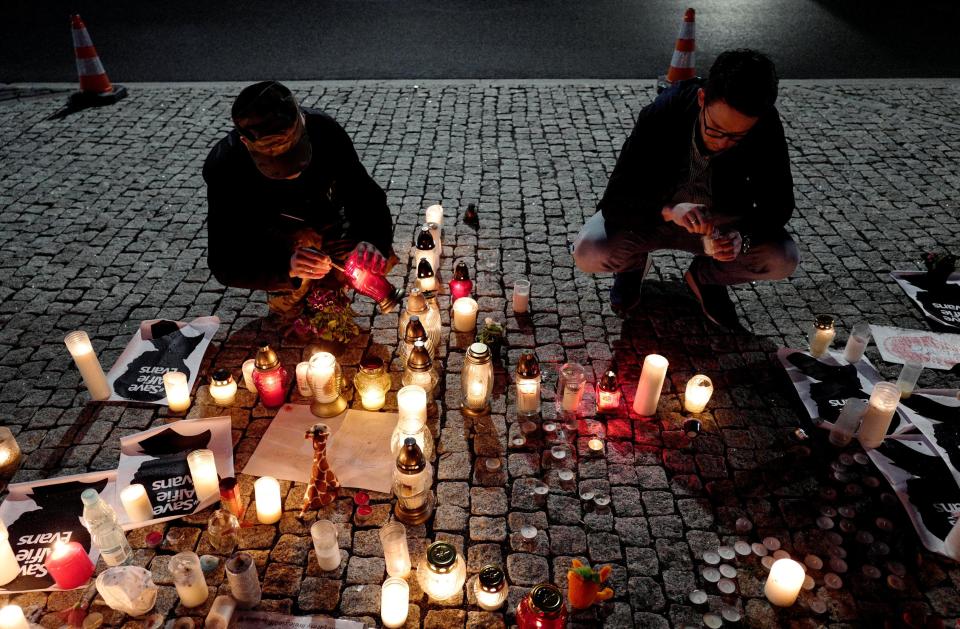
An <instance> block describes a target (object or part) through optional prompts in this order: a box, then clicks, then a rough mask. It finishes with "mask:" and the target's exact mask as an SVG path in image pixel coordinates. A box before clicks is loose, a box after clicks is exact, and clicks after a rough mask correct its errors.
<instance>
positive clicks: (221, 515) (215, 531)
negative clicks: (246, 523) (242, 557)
mask: <svg viewBox="0 0 960 629" xmlns="http://www.w3.org/2000/svg"><path fill="white" fill-rule="evenodd" d="M207 537H208V538H209V540H210V545H211V546H213V548H214V549H215V550H216V551H217V552H218V553H222V554H224V555H225V554H227V553H232V552H233V549H234V548H236V547H237V543H238V542H239V541H240V521H239V520H237V516H235V515H233V514H232V513H230V512H229V511H227V510H226V509H217V510H216V511H214V512H213V514H212V515H211V516H210V519H209V520H207Z"/></svg>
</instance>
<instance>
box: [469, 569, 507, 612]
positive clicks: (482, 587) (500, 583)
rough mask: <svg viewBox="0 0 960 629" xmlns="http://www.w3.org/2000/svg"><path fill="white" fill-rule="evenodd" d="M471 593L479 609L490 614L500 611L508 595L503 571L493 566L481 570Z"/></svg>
mask: <svg viewBox="0 0 960 629" xmlns="http://www.w3.org/2000/svg"><path fill="white" fill-rule="evenodd" d="M473 593H474V595H475V596H476V597H477V605H479V606H480V609H485V610H487V611H490V612H492V611H496V610H498V609H500V607H502V606H503V603H504V601H506V600H507V594H509V593H510V588H509V587H507V578H506V576H504V574H503V570H501V569H500V568H498V567H497V566H493V565H490V566H484V567H483V568H481V569H480V574H478V575H477V580H476V581H475V582H474V585H473Z"/></svg>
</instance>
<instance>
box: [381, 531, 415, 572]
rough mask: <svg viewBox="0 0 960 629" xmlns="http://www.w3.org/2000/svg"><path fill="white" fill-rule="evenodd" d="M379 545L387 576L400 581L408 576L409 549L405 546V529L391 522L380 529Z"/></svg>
mask: <svg viewBox="0 0 960 629" xmlns="http://www.w3.org/2000/svg"><path fill="white" fill-rule="evenodd" d="M380 545H381V546H382V547H383V560H384V562H385V563H386V565H387V574H389V575H390V576H391V577H400V578H401V579H402V578H404V577H406V576H407V575H408V574H410V549H409V547H408V546H407V527H405V526H404V525H403V524H401V523H399V522H397V521H396V520H391V521H390V522H387V523H386V524H384V525H383V526H382V527H380Z"/></svg>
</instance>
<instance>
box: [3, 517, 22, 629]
mask: <svg viewBox="0 0 960 629" xmlns="http://www.w3.org/2000/svg"><path fill="white" fill-rule="evenodd" d="M19 574H20V564H19V563H18V562H17V557H16V556H15V555H14V554H13V548H11V547H10V533H8V532H7V527H6V525H5V524H4V523H3V522H0V585H6V584H7V583H10V582H11V581H13V580H14V579H16V578H17V575H19ZM2 626H3V625H0V627H2Z"/></svg>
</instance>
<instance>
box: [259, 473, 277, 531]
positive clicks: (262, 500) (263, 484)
mask: <svg viewBox="0 0 960 629" xmlns="http://www.w3.org/2000/svg"><path fill="white" fill-rule="evenodd" d="M253 493H254V496H255V497H256V501H257V520H258V521H259V522H260V524H273V523H274V522H278V521H279V520H280V516H281V515H282V514H283V505H282V504H281V502H280V483H278V482H277V479H276V478H274V477H272V476H263V477H262V478H258V479H257V481H256V482H255V483H254V484H253Z"/></svg>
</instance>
